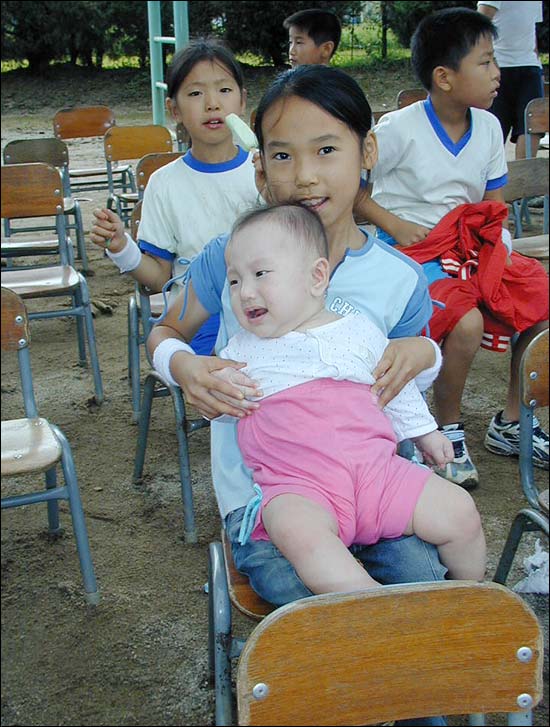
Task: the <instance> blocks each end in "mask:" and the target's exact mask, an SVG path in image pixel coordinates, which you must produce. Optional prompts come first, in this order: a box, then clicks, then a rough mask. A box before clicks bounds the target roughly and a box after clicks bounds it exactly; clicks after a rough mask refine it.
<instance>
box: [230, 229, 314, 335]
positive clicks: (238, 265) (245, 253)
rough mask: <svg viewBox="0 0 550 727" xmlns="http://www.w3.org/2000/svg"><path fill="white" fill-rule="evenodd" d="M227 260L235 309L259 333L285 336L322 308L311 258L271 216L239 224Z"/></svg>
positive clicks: (250, 327)
mask: <svg viewBox="0 0 550 727" xmlns="http://www.w3.org/2000/svg"><path fill="white" fill-rule="evenodd" d="M226 261H227V279H228V281H229V291H230V296H231V307H232V308H233V312H234V313H235V316H236V317H237V320H238V321H239V323H240V325H241V326H242V327H243V328H246V330H248V331H251V332H252V333H255V334H256V335H257V336H260V337H262V338H277V337H279V336H283V335H285V334H286V333H288V332H289V331H292V330H294V329H296V328H298V327H299V326H300V325H301V324H302V323H303V322H304V321H306V320H308V319H309V317H310V316H311V315H312V314H313V313H316V312H318V310H320V309H322V308H323V299H322V298H319V297H318V296H314V295H312V292H311V286H312V268H313V260H310V261H308V257H307V255H306V253H305V251H304V249H303V247H302V245H301V244H300V243H299V242H298V241H296V240H293V239H291V237H290V234H289V233H288V232H287V231H286V230H283V229H281V228H280V227H279V226H278V225H276V224H274V223H273V221H268V222H266V221H258V222H252V223H251V224H249V225H246V226H245V227H244V228H243V229H241V230H239V231H238V232H237V234H236V235H234V236H233V237H232V239H231V241H230V243H229V245H228V247H227V251H226Z"/></svg>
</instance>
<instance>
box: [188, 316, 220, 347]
mask: <svg viewBox="0 0 550 727" xmlns="http://www.w3.org/2000/svg"><path fill="white" fill-rule="evenodd" d="M219 327H220V314H219V313H215V314H214V315H213V316H210V318H209V319H208V320H207V321H206V322H205V323H203V324H202V326H201V327H200V328H199V330H198V331H197V332H196V333H195V335H194V336H193V338H192V340H191V348H192V349H193V351H194V352H195V353H196V354H197V355H198V356H212V355H213V354H212V352H213V351H214V344H215V343H216V338H217V337H218V328H219Z"/></svg>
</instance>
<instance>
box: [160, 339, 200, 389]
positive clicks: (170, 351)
mask: <svg viewBox="0 0 550 727" xmlns="http://www.w3.org/2000/svg"><path fill="white" fill-rule="evenodd" d="M178 351H185V352H186V353H192V354H193V355H195V352H194V351H193V349H192V348H191V346H190V345H189V344H187V343H185V341H180V339H179V338H165V339H164V341H161V342H160V343H159V345H158V346H157V347H156V348H155V351H154V353H153V367H154V369H155V371H156V372H157V373H159V374H160V375H161V376H162V378H163V379H164V381H165V382H166V383H167V384H170V386H179V384H178V382H177V381H176V380H175V379H174V377H173V376H172V374H171V372H170V360H171V358H172V356H173V355H174V354H175V353H177V352H178Z"/></svg>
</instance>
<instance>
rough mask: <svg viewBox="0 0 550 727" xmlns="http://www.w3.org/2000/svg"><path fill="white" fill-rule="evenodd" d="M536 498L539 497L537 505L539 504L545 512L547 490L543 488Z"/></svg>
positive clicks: (546, 508)
mask: <svg viewBox="0 0 550 727" xmlns="http://www.w3.org/2000/svg"><path fill="white" fill-rule="evenodd" d="M538 499H539V505H540V506H541V508H542V509H543V510H545V511H546V512H548V490H543V491H542V492H541V493H540V494H539V498H538Z"/></svg>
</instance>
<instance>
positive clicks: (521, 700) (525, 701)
mask: <svg viewBox="0 0 550 727" xmlns="http://www.w3.org/2000/svg"><path fill="white" fill-rule="evenodd" d="M516 701H517V704H518V707H521V708H522V709H531V707H532V706H533V697H532V696H531V695H530V694H520V695H519V697H518V698H517V700H516Z"/></svg>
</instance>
